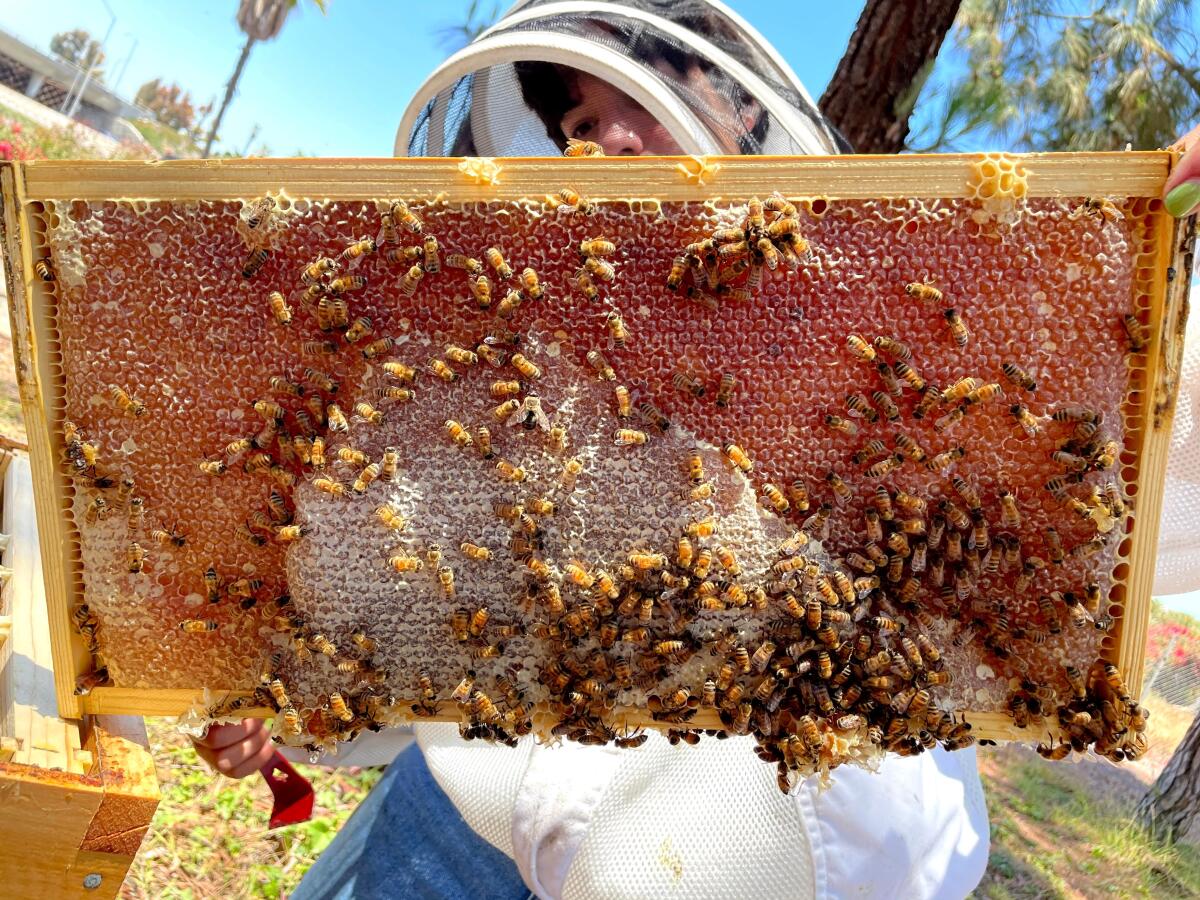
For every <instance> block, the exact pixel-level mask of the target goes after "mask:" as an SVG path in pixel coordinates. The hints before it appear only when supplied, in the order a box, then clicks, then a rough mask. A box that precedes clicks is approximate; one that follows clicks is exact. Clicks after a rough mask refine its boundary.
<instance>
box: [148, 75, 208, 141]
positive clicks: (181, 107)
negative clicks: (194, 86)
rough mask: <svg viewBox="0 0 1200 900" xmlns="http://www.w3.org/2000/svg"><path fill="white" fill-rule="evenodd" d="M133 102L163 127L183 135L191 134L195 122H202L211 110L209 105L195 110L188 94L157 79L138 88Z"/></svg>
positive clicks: (173, 85) (194, 127)
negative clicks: (150, 114) (180, 132)
mask: <svg viewBox="0 0 1200 900" xmlns="http://www.w3.org/2000/svg"><path fill="white" fill-rule="evenodd" d="M134 102H135V103H137V104H138V105H140V106H144V107H145V108H146V109H148V110H149V111H150V112H151V113H152V114H153V116H154V118H155V119H156V120H157V121H159V122H161V123H162V124H163V125H166V126H167V127H168V128H174V129H175V130H177V131H182V132H185V133H191V132H193V131H194V130H195V129H196V127H197V121H198V120H199V121H203V120H204V118H205V117H206V116H207V115H208V113H209V112H211V110H212V105H211V104H208V105H206V106H201V107H200V108H199V109H197V108H196V107H195V106H193V105H192V95H191V93H190V92H188V91H185V90H183V88H181V87H180V86H179V85H177V84H164V83H163V82H162V81H161V80H160V79H158V78H155V79H154V80H153V81H147V82H146V83H145V84H143V85H142V86H141V87H140V88H138V92H137V95H136V96H135V97H134Z"/></svg>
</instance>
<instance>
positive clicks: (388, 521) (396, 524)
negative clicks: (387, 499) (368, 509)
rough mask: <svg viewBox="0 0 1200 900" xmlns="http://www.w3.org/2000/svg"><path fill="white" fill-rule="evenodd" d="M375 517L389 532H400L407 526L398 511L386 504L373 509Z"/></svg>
mask: <svg viewBox="0 0 1200 900" xmlns="http://www.w3.org/2000/svg"><path fill="white" fill-rule="evenodd" d="M375 517H376V518H378V519H379V521H380V522H382V523H383V526H384V527H385V528H387V529H388V530H389V531H402V530H403V529H404V526H405V525H406V524H407V523H406V522H405V521H404V516H402V515H400V513H399V511H398V510H397V509H396V508H395V507H393V506H392V505H391V504H388V503H384V504H383V505H382V506H377V507H375Z"/></svg>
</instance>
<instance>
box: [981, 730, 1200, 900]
mask: <svg viewBox="0 0 1200 900" xmlns="http://www.w3.org/2000/svg"><path fill="white" fill-rule="evenodd" d="M980 763H981V765H980V768H981V771H982V774H983V776H984V785H985V788H986V793H987V798H988V813H989V815H990V817H991V822H992V850H991V856H990V859H989V866H988V871H987V874H986V875H985V876H984V879H983V881H982V882H981V883H980V885H979V888H978V889H977V891H976V894H975V896H977V897H987V898H990V900H1000V898H1008V897H1022V898H1024V897H1072V898H1073V897H1097V896H1102V895H1113V894H1115V895H1117V896H1150V897H1154V898H1156V900H1157V898H1175V897H1197V896H1200V851H1198V850H1197V848H1196V847H1194V846H1191V845H1188V844H1178V845H1175V846H1167V845H1163V844H1159V843H1156V842H1154V841H1153V840H1151V839H1150V837H1149V836H1148V835H1147V834H1146V832H1145V831H1144V830H1142V829H1141V828H1139V827H1138V826H1137V825H1135V824H1134V822H1133V819H1132V815H1133V810H1134V807H1135V805H1136V803H1137V800H1138V799H1139V798H1140V797H1141V795H1142V793H1143V792H1144V791H1145V784H1144V783H1143V782H1142V781H1141V780H1139V779H1138V778H1137V777H1136V776H1135V775H1133V774H1132V773H1131V772H1129V771H1128V770H1127V769H1122V768H1120V767H1117V766H1112V765H1108V764H1106V763H1101V762H1095V761H1085V762H1080V763H1077V764H1065V765H1064V764H1060V763H1049V762H1047V761H1045V760H1043V759H1041V758H1040V757H1038V756H1037V755H1036V754H1034V753H1032V752H1031V751H1029V750H1027V749H1025V748H1021V747H1015V746H1014V747H1005V748H999V749H997V750H995V751H991V752H989V753H987V754H986V755H983V754H981V757H980Z"/></svg>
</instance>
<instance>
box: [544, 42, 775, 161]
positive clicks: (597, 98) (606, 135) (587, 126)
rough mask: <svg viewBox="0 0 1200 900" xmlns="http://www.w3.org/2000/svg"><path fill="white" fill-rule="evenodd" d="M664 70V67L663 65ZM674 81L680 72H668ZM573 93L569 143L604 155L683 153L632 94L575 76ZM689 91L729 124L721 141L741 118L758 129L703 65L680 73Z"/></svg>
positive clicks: (566, 118)
mask: <svg viewBox="0 0 1200 900" xmlns="http://www.w3.org/2000/svg"><path fill="white" fill-rule="evenodd" d="M663 65H664V67H665V66H666V64H665V63H664V64H663ZM666 68H667V69H668V70H669V72H670V74H671V76H672V77H674V78H675V79H679V78H680V77H681V73H679V72H676V71H675V70H673V69H669V67H666ZM575 76H576V77H575V78H574V84H573V85H572V94H573V95H574V97H575V98H577V100H578V102H577V103H576V105H575V106H574V107H573V108H572V109H569V110H568V111H567V112H566V113H565V114H564V115H563V118H562V123H561V127H562V131H563V134H564V135H566V136H567V137H568V138H578V139H579V140H581V141H595V142H596V143H597V144H599V145H600V146H601V147H603V148H604V154H605V155H606V156H674V155H679V154H682V153H683V148H682V147H680V146H679V144H677V143H676V142H675V139H674V138H673V137H671V133H670V132H669V131H668V130H667V128H666V126H664V125H663V124H662V123H661V122H659V121H658V120H657V119H655V118H654V116H652V115H651V114H650V113H649V112H648V111H647V110H646V108H645V107H644V106H642V105H641V104H640V103H638V102H637V101H636V100H634V99H633V98H632V97H630V96H629V95H627V94H625V93H624V92H622V91H620V90H618V89H617V88H615V87H613V86H612V85H611V84H609V83H608V82H607V81H605V80H604V79H602V78H597V77H596V76H594V75H590V74H588V73H587V72H582V71H580V72H577V73H575ZM682 79H683V80H684V81H685V82H686V83H687V86H688V92H689V94H690V95H691V97H692V98H693V99H694V102H696V103H697V104H698V105H699V106H701V107H703V108H704V111H705V113H706V114H707V115H708V116H709V117H719V118H721V119H722V120H725V122H726V127H725V128H724V129H718V139H719V140H721V141H722V143H725V142H726V141H727V138H728V135H730V134H731V133H732V132H733V131H734V129H733V125H732V123H733V120H736V119H739V118H740V119H742V126H743V127H745V128H747V129H749V128H753V126H754V119H755V113H754V111H753V110H751V111H747V112H743V113H739V112H737V111H736V110H734V108H733V105H732V104H731V103H730V102H729V101H728V100H727V99H726V98H725V97H723V96H721V95H720V94H719V93H718V92H717V91H716V90H715V89H714V88H713V85H712V82H711V81H710V80H709V78H708V77H707V76H706V75H705V74H704V72H703V71H702V70H701V69H700V67H699V66H691V67H689V68H688V70H687V71H686V72H684V73H682ZM728 143H729V146H727V147H724V148H723V149H724V151H725V152H726V153H730V154H736V153H738V152H739V150H738V147H737V145H736V142H735V141H733V140H732V139H728Z"/></svg>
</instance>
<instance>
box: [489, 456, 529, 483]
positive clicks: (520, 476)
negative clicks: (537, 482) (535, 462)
mask: <svg viewBox="0 0 1200 900" xmlns="http://www.w3.org/2000/svg"><path fill="white" fill-rule="evenodd" d="M496 471H498V472H499V473H500V477H501V478H503V479H505V480H506V481H515V482H521V481H524V480H525V478H526V472H525V470H524V469H523V468H521V467H520V466H514V465H513V464H512V463H510V462H508V461H507V460H503V459H502V460H500V461H499V462H497V463H496Z"/></svg>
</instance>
